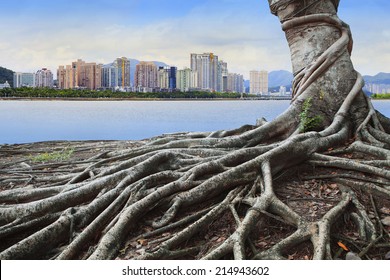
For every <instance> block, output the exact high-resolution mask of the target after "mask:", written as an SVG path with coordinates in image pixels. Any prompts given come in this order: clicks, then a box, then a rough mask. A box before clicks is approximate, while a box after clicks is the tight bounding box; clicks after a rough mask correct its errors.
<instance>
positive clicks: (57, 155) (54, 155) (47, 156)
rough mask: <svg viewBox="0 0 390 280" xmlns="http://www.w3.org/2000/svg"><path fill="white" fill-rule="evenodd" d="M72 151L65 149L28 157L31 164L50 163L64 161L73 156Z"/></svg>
mask: <svg viewBox="0 0 390 280" xmlns="http://www.w3.org/2000/svg"><path fill="white" fill-rule="evenodd" d="M73 153H74V149H68V148H65V149H64V150H62V151H60V152H51V153H42V154H39V155H36V156H30V160H31V161H32V162H51V161H66V160H69V159H70V157H71V156H72V155H73Z"/></svg>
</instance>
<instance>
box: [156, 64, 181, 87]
mask: <svg viewBox="0 0 390 280" xmlns="http://www.w3.org/2000/svg"><path fill="white" fill-rule="evenodd" d="M176 74H177V67H171V66H165V67H162V66H161V67H159V69H158V87H159V88H160V89H168V90H171V91H172V90H174V89H175V88H176Z"/></svg>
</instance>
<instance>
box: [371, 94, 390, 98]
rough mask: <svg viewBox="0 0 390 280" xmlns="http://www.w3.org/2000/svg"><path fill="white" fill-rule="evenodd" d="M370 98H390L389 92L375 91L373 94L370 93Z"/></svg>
mask: <svg viewBox="0 0 390 280" xmlns="http://www.w3.org/2000/svg"><path fill="white" fill-rule="evenodd" d="M371 98H372V99H390V93H382V94H379V93H375V94H373V95H371Z"/></svg>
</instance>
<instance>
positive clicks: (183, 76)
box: [176, 68, 199, 92]
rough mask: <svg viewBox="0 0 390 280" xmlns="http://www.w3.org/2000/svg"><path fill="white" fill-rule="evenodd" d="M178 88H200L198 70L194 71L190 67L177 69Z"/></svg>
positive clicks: (183, 90)
mask: <svg viewBox="0 0 390 280" xmlns="http://www.w3.org/2000/svg"><path fill="white" fill-rule="evenodd" d="M176 88H177V89H178V90H180V91H181V92H187V91H190V90H192V89H198V88H199V86H198V72H196V71H192V70H191V69H190V68H184V69H182V70H177V76H176Z"/></svg>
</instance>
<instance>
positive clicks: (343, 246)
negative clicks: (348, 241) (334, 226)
mask: <svg viewBox="0 0 390 280" xmlns="http://www.w3.org/2000/svg"><path fill="white" fill-rule="evenodd" d="M337 245H339V246H340V247H341V248H343V250H344V251H349V249H348V247H347V246H345V245H344V244H343V243H342V242H341V241H339V242H337Z"/></svg>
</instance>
